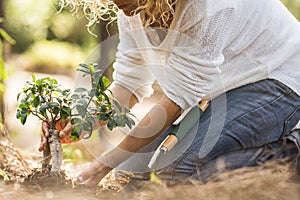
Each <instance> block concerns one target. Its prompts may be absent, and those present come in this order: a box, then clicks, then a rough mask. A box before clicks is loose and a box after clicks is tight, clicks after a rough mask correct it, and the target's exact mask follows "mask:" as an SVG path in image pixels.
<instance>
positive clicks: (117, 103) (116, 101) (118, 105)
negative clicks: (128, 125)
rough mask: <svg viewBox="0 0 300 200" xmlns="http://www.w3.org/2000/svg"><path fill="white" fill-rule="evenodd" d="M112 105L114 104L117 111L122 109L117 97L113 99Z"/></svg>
mask: <svg viewBox="0 0 300 200" xmlns="http://www.w3.org/2000/svg"><path fill="white" fill-rule="evenodd" d="M113 102H114V105H115V106H116V108H117V109H118V111H120V112H121V111H122V109H121V105H120V103H119V101H118V100H117V99H113Z"/></svg>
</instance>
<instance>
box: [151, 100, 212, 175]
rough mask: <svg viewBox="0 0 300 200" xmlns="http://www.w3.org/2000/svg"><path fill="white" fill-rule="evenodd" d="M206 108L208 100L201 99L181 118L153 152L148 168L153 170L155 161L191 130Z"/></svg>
mask: <svg viewBox="0 0 300 200" xmlns="http://www.w3.org/2000/svg"><path fill="white" fill-rule="evenodd" d="M207 107H208V100H206V99H202V101H201V102H200V103H199V104H198V105H197V106H195V107H193V108H192V109H190V110H189V111H188V113H187V114H186V115H185V116H184V117H183V119H182V120H181V121H180V123H179V124H177V125H176V126H175V128H174V129H173V131H172V132H170V133H169V135H168V136H167V137H166V139H165V140H164V141H163V142H162V143H161V145H160V146H159V147H158V148H157V149H156V151H155V152H154V154H153V156H152V158H151V160H150V162H149V164H148V167H149V168H150V169H153V167H154V166H155V163H156V162H157V160H158V159H159V158H160V157H161V156H162V155H165V154H166V153H167V152H169V151H171V149H173V147H174V146H175V145H176V144H177V143H178V142H179V141H180V140H181V139H182V138H183V137H184V136H185V135H186V134H187V133H188V132H189V131H190V130H191V129H192V128H193V126H194V125H195V123H196V122H197V121H198V120H199V119H200V117H201V116H202V115H203V112H204V111H205V110H206V108H207Z"/></svg>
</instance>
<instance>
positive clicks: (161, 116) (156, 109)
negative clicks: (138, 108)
mask: <svg viewBox="0 0 300 200" xmlns="http://www.w3.org/2000/svg"><path fill="white" fill-rule="evenodd" d="M179 115H180V107H179V106H178V105H176V104H175V103H174V102H172V101H171V100H170V99H168V98H167V97H166V96H163V98H162V99H161V100H160V101H159V102H158V103H157V104H156V105H154V106H153V108H152V109H151V110H150V111H149V112H148V113H147V115H146V116H145V117H144V118H143V119H142V120H141V121H140V123H139V124H138V125H137V126H136V127H135V128H134V129H133V130H132V131H131V133H130V134H129V135H127V136H126V137H125V139H124V140H123V141H122V142H121V143H120V144H119V145H118V146H117V147H116V148H114V149H113V150H112V151H111V152H109V153H107V154H106V155H105V156H103V157H102V158H101V160H102V162H104V164H105V165H107V166H109V167H111V168H113V167H116V166H118V165H119V164H120V163H121V162H123V161H124V160H126V159H128V158H129V157H130V156H131V155H132V154H133V153H135V152H137V151H138V150H140V149H141V148H143V147H145V146H146V145H148V144H149V143H151V142H152V141H153V140H154V139H155V138H157V137H158V136H159V135H160V134H161V133H162V132H163V131H164V130H165V129H166V128H167V127H168V126H170V125H171V124H172V123H173V121H175V120H176V119H177V118H178V117H179Z"/></svg>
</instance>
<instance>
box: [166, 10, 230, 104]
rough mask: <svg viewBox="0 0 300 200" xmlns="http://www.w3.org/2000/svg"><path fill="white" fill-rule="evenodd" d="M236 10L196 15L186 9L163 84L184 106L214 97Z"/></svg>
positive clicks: (171, 96)
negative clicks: (211, 93) (224, 50)
mask: <svg viewBox="0 0 300 200" xmlns="http://www.w3.org/2000/svg"><path fill="white" fill-rule="evenodd" d="M233 12H234V9H232V8H228V9H227V8H226V9H222V10H219V11H218V12H215V13H213V14H210V15H209V16H208V15H204V16H198V17H195V16H194V17H193V18H192V16H190V15H193V12H186V13H187V14H186V15H187V16H185V17H184V18H183V21H182V25H181V29H180V36H179V39H178V41H177V43H176V45H175V48H174V49H173V51H172V53H171V56H170V58H169V60H168V63H167V66H166V73H165V74H166V78H165V83H164V84H163V85H162V89H163V91H164V93H165V94H166V95H167V96H168V97H169V98H170V99H171V100H173V101H174V102H175V103H176V104H177V105H179V106H180V107H181V108H182V109H184V110H185V109H187V108H189V107H192V106H195V105H197V104H198V102H199V101H201V99H203V98H204V97H205V98H209V97H210V92H211V90H212V89H213V88H212V87H213V85H214V84H216V79H218V77H220V73H221V69H220V68H219V66H220V65H221V64H222V63H223V62H224V55H223V53H222V52H223V49H224V46H225V43H226V42H228V38H227V36H228V34H229V32H230V23H231V22H230V21H231V19H232V16H233ZM194 14H195V13H194ZM190 19H194V20H190Z"/></svg>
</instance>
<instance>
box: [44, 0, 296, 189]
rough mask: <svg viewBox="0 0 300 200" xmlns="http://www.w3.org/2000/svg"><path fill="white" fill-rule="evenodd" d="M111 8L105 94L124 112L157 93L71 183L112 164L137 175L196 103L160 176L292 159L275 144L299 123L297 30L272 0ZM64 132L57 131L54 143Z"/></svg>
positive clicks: (90, 180)
mask: <svg viewBox="0 0 300 200" xmlns="http://www.w3.org/2000/svg"><path fill="white" fill-rule="evenodd" d="M114 3H115V4H116V5H117V6H118V7H119V9H120V12H119V15H118V26H119V32H120V44H119V46H118V53H117V58H116V63H115V64H114V69H115V71H114V84H113V86H112V87H111V90H112V91H113V94H114V96H115V97H116V98H117V99H118V100H119V101H120V102H121V103H122V104H123V105H128V106H129V107H132V106H134V105H135V104H136V103H138V102H140V101H142V100H143V98H145V97H148V96H150V95H151V94H152V88H151V85H152V83H153V81H154V80H157V82H158V84H159V85H160V86H161V88H162V90H163V92H164V95H163V97H162V98H161V100H160V101H158V102H157V103H156V104H155V105H154V106H153V108H152V109H151V110H150V111H149V113H147V115H146V116H145V117H144V118H143V119H142V120H141V121H140V122H139V124H138V125H137V126H136V127H135V128H134V129H133V130H132V131H131V132H130V134H128V135H127V136H126V137H125V139H124V140H123V141H122V142H121V143H120V144H119V145H118V146H117V147H116V148H114V149H113V150H112V151H110V152H109V153H107V154H105V155H103V156H100V157H99V158H98V159H96V160H95V161H94V162H93V163H92V165H91V166H90V168H89V169H88V170H86V171H84V172H82V173H81V174H80V175H79V180H81V181H82V182H83V183H84V184H86V185H95V184H97V183H98V182H99V181H100V180H101V179H102V178H103V177H104V176H105V175H106V174H107V173H108V172H109V171H110V170H111V169H113V168H115V167H117V166H119V168H123V169H124V168H125V169H128V170H133V171H139V172H145V171H146V170H147V164H148V162H149V159H150V158H151V156H150V155H152V154H150V153H149V154H147V153H148V152H153V150H155V148H157V146H158V145H159V144H160V142H161V141H162V140H163V139H164V137H165V134H166V133H164V131H165V130H166V129H167V128H168V127H170V126H171V125H172V123H173V122H174V121H175V120H176V119H177V118H178V117H179V116H180V115H181V113H182V112H183V111H185V110H187V109H188V108H190V107H193V106H195V105H197V103H198V102H199V101H201V100H202V99H209V100H210V101H211V103H210V106H209V108H208V109H207V110H206V111H205V113H204V115H203V117H202V118H201V119H200V120H199V122H198V123H197V124H196V125H195V126H194V127H193V128H192V129H191V131H190V133H188V135H187V136H186V137H185V138H184V139H183V141H181V142H180V143H179V144H178V145H177V146H175V149H174V151H172V152H173V153H172V152H170V154H169V155H168V156H166V158H165V159H163V160H162V161H160V163H161V164H159V166H158V167H157V171H158V172H159V173H160V175H161V176H162V177H164V178H167V179H169V180H176V179H178V178H182V177H189V178H196V179H201V180H205V179H206V178H207V177H208V176H210V175H211V174H213V173H214V172H216V171H217V170H218V167H219V163H220V160H222V161H223V162H224V163H225V166H224V167H225V168H226V169H234V168H238V167H242V166H251V165H255V164H258V163H259V162H263V161H264V159H267V158H268V156H270V154H269V153H268V152H269V151H272V153H273V154H272V155H273V157H276V158H278V157H280V155H282V154H290V155H295V154H296V152H295V150H296V147H295V146H294V145H293V144H290V143H289V142H283V140H282V138H284V137H285V136H287V135H288V134H289V132H290V131H291V130H292V129H293V127H294V126H295V125H296V124H297V122H298V120H299V119H300V111H299V109H300V96H299V95H300V81H299V80H300V70H299V66H300V37H299V35H300V24H299V22H298V21H297V20H296V19H295V18H294V17H293V16H292V15H291V14H290V13H289V12H288V11H287V9H286V8H285V7H284V6H283V5H282V4H281V3H280V1H279V0H268V1H260V0H241V1H234V0H200V1H199V0H178V1H177V0H158V1H151V0H136V1H130V0H114ZM154 27H156V28H160V29H155V28H154ZM163 28H166V29H167V31H164V30H163ZM45 127H46V126H44V128H43V130H44V133H45V132H47V128H45ZM71 129H72V126H71V125H67V126H66V127H65V129H64V130H63V131H62V132H61V136H62V137H63V138H65V136H66V135H69V133H70V130H71ZM67 138H68V137H67ZM286 143H288V144H286ZM284 144H286V145H284ZM42 146H43V144H42ZM288 147H291V148H288ZM136 152H140V154H135V153H136ZM133 154H135V155H134V156H132V155H133ZM138 155H140V156H138ZM131 156H132V157H131ZM129 157H131V158H130V159H129ZM127 159H129V160H128V161H127V162H124V161H125V160H127ZM122 162H123V164H122V165H120V164H121V163H122Z"/></svg>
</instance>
